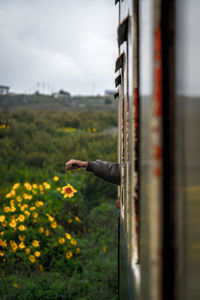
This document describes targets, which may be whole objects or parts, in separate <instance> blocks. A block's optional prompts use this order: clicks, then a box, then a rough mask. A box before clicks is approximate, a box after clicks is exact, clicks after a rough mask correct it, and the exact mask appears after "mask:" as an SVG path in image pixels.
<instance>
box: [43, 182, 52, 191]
mask: <svg viewBox="0 0 200 300" xmlns="http://www.w3.org/2000/svg"><path fill="white" fill-rule="evenodd" d="M43 185H44V187H45V189H46V190H49V189H50V188H51V185H50V184H49V183H47V182H43Z"/></svg>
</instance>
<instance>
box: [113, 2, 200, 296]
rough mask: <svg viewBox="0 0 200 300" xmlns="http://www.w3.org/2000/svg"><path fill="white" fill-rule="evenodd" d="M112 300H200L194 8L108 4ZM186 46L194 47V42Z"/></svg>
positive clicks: (199, 105) (199, 114)
mask: <svg viewBox="0 0 200 300" xmlns="http://www.w3.org/2000/svg"><path fill="white" fill-rule="evenodd" d="M115 4H116V5H117V6H118V9H119V26H118V30H117V35H118V49H119V56H118V58H117V60H116V80H115V83H116V87H117V89H118V93H117V95H118V97H117V98H118V103H119V110H118V112H119V114H118V115H119V122H118V124H119V149H118V152H119V162H120V164H121V186H120V188H119V197H120V243H119V246H120V247H119V248H120V251H119V252H120V255H119V257H120V259H119V270H120V272H119V274H120V275H119V282H120V284H119V299H121V300H126V299H136V300H137V299H145V300H147V299H151V300H162V299H170V300H171V299H176V300H178V299H186V300H187V299H190V300H196V299H199V298H200V285H199V284H198V280H199V279H198V278H199V276H198V275H199V269H200V251H199V250H200V248H199V245H200V235H199V223H200V217H199V216H200V156H199V153H200V142H199V138H198V136H199V133H198V128H199V127H200V88H199V87H198V74H199V76H200V67H199V60H198V58H199V53H200V42H199V37H198V34H197V29H196V28H199V25H200V24H199V22H200V19H199V18H198V15H197V13H195V11H196V10H198V7H199V8H200V4H198V3H197V1H194V0H192V1H190V2H188V1H185V0H184V1H181V0H176V1H172V0H168V1H164V0H140V1H138V0H115ZM192 43H193V44H192Z"/></svg>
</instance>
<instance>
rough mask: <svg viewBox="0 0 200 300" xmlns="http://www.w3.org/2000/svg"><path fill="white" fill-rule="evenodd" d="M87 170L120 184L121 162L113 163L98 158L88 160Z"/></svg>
mask: <svg viewBox="0 0 200 300" xmlns="http://www.w3.org/2000/svg"><path fill="white" fill-rule="evenodd" d="M86 171H90V172H93V173H94V174H95V175H96V176H98V177H100V178H102V179H104V180H106V181H109V182H111V183H114V184H117V185H120V182H121V167H120V164H116V163H111V162H109V161H103V160H99V159H97V160H96V161H88V166H87V168H86Z"/></svg>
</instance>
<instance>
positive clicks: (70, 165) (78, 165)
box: [65, 159, 88, 171]
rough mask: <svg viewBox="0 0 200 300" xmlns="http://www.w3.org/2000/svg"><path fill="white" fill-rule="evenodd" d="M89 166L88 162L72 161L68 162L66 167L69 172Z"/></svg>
mask: <svg viewBox="0 0 200 300" xmlns="http://www.w3.org/2000/svg"><path fill="white" fill-rule="evenodd" d="M87 165H88V162H87V161H81V160H77V159H70V160H69V161H68V162H66V164H65V167H66V169H67V170H68V171H69V170H73V169H78V168H87Z"/></svg>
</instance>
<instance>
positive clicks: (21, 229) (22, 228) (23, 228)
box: [18, 225, 26, 231]
mask: <svg viewBox="0 0 200 300" xmlns="http://www.w3.org/2000/svg"><path fill="white" fill-rule="evenodd" d="M18 229H19V230H20V231H24V230H26V226H24V225H20V226H19V227H18Z"/></svg>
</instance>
